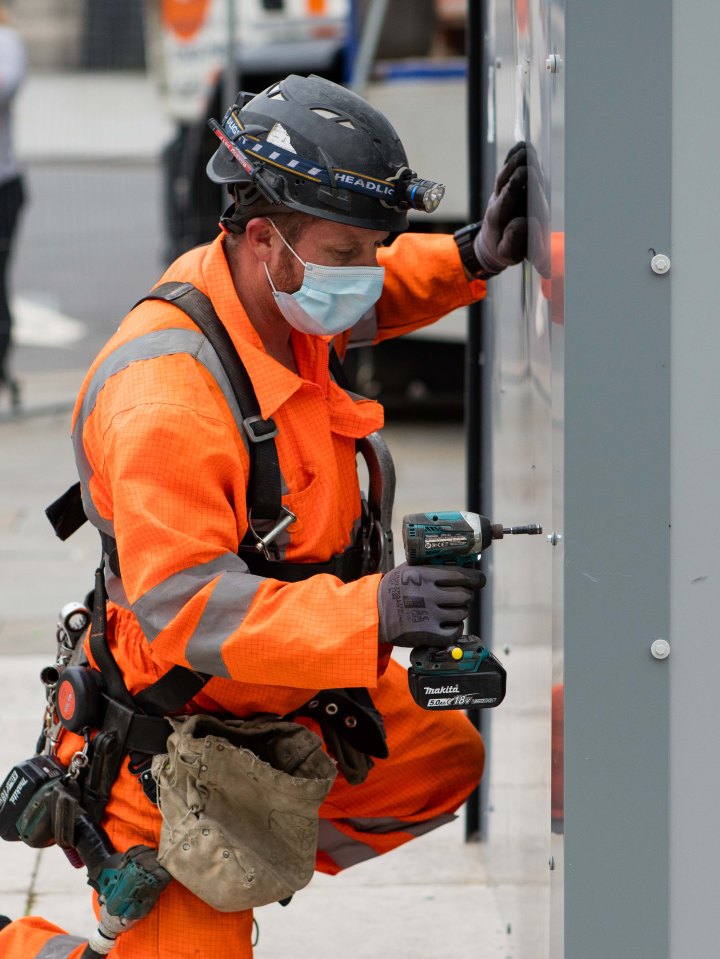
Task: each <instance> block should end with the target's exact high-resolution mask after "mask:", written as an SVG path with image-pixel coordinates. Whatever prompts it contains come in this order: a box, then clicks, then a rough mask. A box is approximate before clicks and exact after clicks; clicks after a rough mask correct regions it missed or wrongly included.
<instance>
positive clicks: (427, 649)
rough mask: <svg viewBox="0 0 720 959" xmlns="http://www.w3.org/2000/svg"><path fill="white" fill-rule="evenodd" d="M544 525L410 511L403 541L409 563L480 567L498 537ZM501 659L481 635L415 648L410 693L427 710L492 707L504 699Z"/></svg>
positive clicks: (537, 530)
mask: <svg viewBox="0 0 720 959" xmlns="http://www.w3.org/2000/svg"><path fill="white" fill-rule="evenodd" d="M539 533H542V526H540V525H539V524H538V523H532V524H530V525H528V526H503V525H502V524H499V523H495V524H493V523H491V522H490V520H489V519H488V518H487V517H486V516H481V515H480V514H479V513H465V512H460V511H452V512H443V513H410V514H409V515H407V516H404V517H403V543H404V545H405V555H406V557H407V561H408V563H409V564H410V565H411V566H420V565H428V564H429V565H432V566H441V565H457V566H465V567H474V568H476V569H478V568H479V565H480V556H481V554H482V552H483V551H484V550H486V549H487V548H488V546H490V545H491V543H492V541H493V540H495V539H502V538H503V537H504V536H508V535H518V534H525V535H528V536H536V535H538V534H539ZM506 675H507V674H506V672H505V668H504V667H503V665H502V663H501V662H500V661H499V660H498V659H497V658H496V657H495V656H493V654H492V653H491V652H490V650H489V649H487V648H486V647H485V646H483V645H482V643H481V641H480V639H479V638H478V637H477V636H462V637H461V638H460V639H459V640H458V641H457V642H456V643H453V644H452V645H451V646H448V647H447V648H446V649H438V648H436V647H431V646H416V647H415V649H413V650H412V652H411V653H410V668H409V669H408V681H409V683H410V692H411V693H412V697H413V699H414V700H415V702H416V703H417V704H418V706H422V708H423V709H488V708H490V707H492V706H498V705H499V704H500V703H501V702H502V701H503V699H504V698H505V682H506Z"/></svg>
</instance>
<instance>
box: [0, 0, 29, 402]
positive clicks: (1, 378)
mask: <svg viewBox="0 0 720 959" xmlns="http://www.w3.org/2000/svg"><path fill="white" fill-rule="evenodd" d="M24 77H25V49H24V47H23V42H22V40H21V38H20V35H19V33H18V32H17V30H15V29H14V27H12V26H11V24H10V16H9V13H8V9H7V7H6V6H5V5H4V4H2V3H0V394H2V393H4V392H7V393H8V394H9V396H10V402H11V404H12V406H13V407H15V408H17V407H18V406H19V405H20V388H19V386H18V383H17V381H16V380H14V379H13V378H12V377H11V375H10V372H9V370H8V354H9V351H10V333H11V327H12V316H11V313H10V302H9V294H8V267H9V263H10V253H11V250H12V242H13V237H14V235H15V228H16V226H17V222H18V214H19V213H20V208H21V207H22V205H23V202H24V199H25V189H24V182H23V176H22V172H21V170H20V165H19V163H18V160H17V158H16V156H15V152H14V150H13V140H12V104H13V100H14V98H15V94H16V93H17V92H18V90H19V89H20V85H21V83H22V81H23V79H24Z"/></svg>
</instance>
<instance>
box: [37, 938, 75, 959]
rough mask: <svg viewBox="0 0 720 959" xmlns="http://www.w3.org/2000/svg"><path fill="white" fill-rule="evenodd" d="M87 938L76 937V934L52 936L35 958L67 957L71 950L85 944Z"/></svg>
mask: <svg viewBox="0 0 720 959" xmlns="http://www.w3.org/2000/svg"><path fill="white" fill-rule="evenodd" d="M86 945H87V939H78V937H77V936H53V937H52V939H50V940H49V942H47V943H46V944H45V945H44V946H43V947H42V949H41V950H40V952H38V953H37V954H36V957H35V959H68V956H69V955H70V953H71V952H73V951H74V950H75V949H77V947H78V946H86Z"/></svg>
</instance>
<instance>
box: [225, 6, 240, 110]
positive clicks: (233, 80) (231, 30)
mask: <svg viewBox="0 0 720 959" xmlns="http://www.w3.org/2000/svg"><path fill="white" fill-rule="evenodd" d="M226 4H227V21H226V23H227V38H226V39H227V45H226V48H225V69H224V71H223V102H222V109H223V110H227V109H228V107H230V106H231V105H232V104H233V103H234V102H235V97H236V95H237V92H238V87H239V84H240V77H239V70H238V55H237V39H238V6H239V4H238V0H226Z"/></svg>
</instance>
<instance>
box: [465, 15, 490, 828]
mask: <svg viewBox="0 0 720 959" xmlns="http://www.w3.org/2000/svg"><path fill="white" fill-rule="evenodd" d="M486 81H487V67H486V44H485V3H484V2H477V3H470V4H469V6H468V20H467V104H468V116H467V131H468V136H467V143H468V196H469V209H468V213H469V216H470V222H474V221H476V220H479V219H480V217H481V216H482V212H483V209H482V194H483V170H484V164H483V152H484V143H485V138H486V129H487V82H486ZM482 357H483V336H482V304H481V303H474V304H473V305H472V306H470V307H469V309H468V329H467V342H466V347H465V437H466V451H465V459H466V497H467V508H468V510H470V511H472V512H476V513H479V512H480V511H481V504H482V500H483V496H482V475H483V462H482V408H481V398H482V392H483V379H482V373H483V366H482ZM480 601H481V600H480V598H478V599H477V601H476V603H475V606H474V608H473V610H472V611H471V613H470V617H469V620H468V631H469V632H470V633H474V634H476V635H478V634H479V633H480ZM482 717H483V712H482V710H480V711H479V712H474V713H471V714H470V718H471V719H472V721H473V722H474V724H475V725H476V726H477V728H478V729H479V730H480V731H481V732H482V730H483V722H482ZM486 745H487V744H486ZM486 770H487V766H486ZM486 796H487V771H486V773H485V778H484V779H483V784H482V786H481V788H480V789H479V790H476V791H475V792H474V793H473V795H472V796H471V797H470V799H469V801H468V804H467V811H466V818H465V838H466V840H468V841H470V840H474V841H476V840H479V839H482V838H484V836H485V832H486V828H485V822H484V817H483V815H482V811H483V808H485V806H486V803H485V801H484V800H485V797H486Z"/></svg>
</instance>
